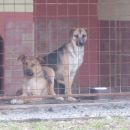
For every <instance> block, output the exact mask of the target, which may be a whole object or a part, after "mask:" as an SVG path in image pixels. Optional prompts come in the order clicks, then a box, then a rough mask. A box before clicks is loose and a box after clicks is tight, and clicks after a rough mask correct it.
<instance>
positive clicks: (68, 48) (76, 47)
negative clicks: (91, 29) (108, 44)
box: [39, 28, 87, 101]
mask: <svg viewBox="0 0 130 130" xmlns="http://www.w3.org/2000/svg"><path fill="white" fill-rule="evenodd" d="M71 33H72V34H71V35H72V36H71V39H70V42H69V43H67V44H65V45H63V46H61V47H60V48H58V49H57V50H55V51H54V52H51V53H49V54H48V55H47V56H39V59H40V60H41V64H43V65H44V64H48V65H49V64H50V67H52V68H54V69H55V74H56V77H55V79H56V80H57V82H59V83H62V84H64V85H65V94H66V95H67V98H68V100H69V101H75V100H76V99H75V98H73V97H71V96H72V83H73V81H74V78H75V76H76V73H77V71H78V70H79V68H80V66H81V64H82V63H83V58H84V48H85V44H86V41H87V31H86V29H84V28H75V29H73V30H72V31H71ZM56 54H57V55H56ZM54 57H55V61H56V63H55V64H54V63H53V62H54ZM48 59H49V60H48ZM51 59H53V60H51ZM57 59H58V60H57Z"/></svg>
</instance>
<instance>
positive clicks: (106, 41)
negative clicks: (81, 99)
mask: <svg viewBox="0 0 130 130" xmlns="http://www.w3.org/2000/svg"><path fill="white" fill-rule="evenodd" d="M122 3H123V4H122ZM128 4H129V1H128V0H125V1H124V2H122V1H117V0H115V1H114V2H113V1H108V0H106V2H104V1H103V0H23V1H21V0H10V1H9V0H0V17H1V20H0V93H1V97H0V98H1V99H2V98H7V99H8V98H12V97H14V96H15V97H17V95H18V98H19V95H21V94H22V93H24V92H25V91H26V92H25V93H26V94H25V95H23V96H25V97H27V98H33V97H48V94H45V93H44V92H43V88H40V85H41V84H45V82H47V83H48V84H49V85H50V84H51V83H52V82H53V80H54V87H50V86H51V85H50V86H49V85H47V84H45V85H44V88H46V91H48V92H47V93H51V94H50V95H51V96H52V97H59V95H62V96H63V97H66V96H67V95H68V94H70V95H72V96H75V97H78V96H97V95H99V96H100V95H110V96H111V95H129V92H130V87H129V86H130V80H129V77H130V72H129V70H130V68H129V59H130V58H129V57H130V51H129V33H130V19H129V17H130V16H129V14H128V13H127V12H129V7H128ZM107 5H108V6H107ZM81 27H82V28H83V29H85V30H87V40H86V41H85V46H84V51H83V57H82V60H83V63H82V64H81V65H77V64H79V62H80V61H81V59H79V58H78V57H79V56H81V54H82V52H81V51H79V46H78V47H77V46H76V47H75V46H73V47H74V48H78V49H77V50H76V51H78V52H77V53H78V56H73V54H72V52H71V51H70V52H66V50H65V51H63V50H64V49H61V50H60V49H59V48H61V47H62V48H63V47H66V45H68V43H71V42H72V38H73V37H75V36H74V31H73V30H74V29H75V28H81ZM79 34H82V31H81V32H79ZM74 48H71V47H70V48H69V49H74ZM55 50H58V51H55ZM62 51H63V52H62ZM52 52H55V53H56V54H55V55H58V56H59V55H60V56H63V57H62V58H61V59H56V57H52V59H53V60H54V61H57V63H55V64H54V65H55V66H58V67H57V68H56V69H55V68H53V69H54V70H52V71H54V74H55V75H53V72H52V73H51V74H50V71H51V70H48V69H50V64H49V63H47V64H44V63H43V64H41V62H40V61H39V57H40V56H42V58H43V59H44V57H47V56H48V55H49V54H51V53H52ZM61 52H62V54H61ZM74 53H75V52H74ZM23 54H24V56H25V57H24V58H25V59H26V60H25V59H24V58H23V59H20V60H18V57H19V56H21V55H23ZM53 54H54V53H53ZM65 57H67V58H68V59H67V60H68V62H63V60H64V61H65V59H64V58H65ZM70 57H73V58H71V59H70ZM30 59H31V60H30ZM29 60H30V61H29ZM75 60H77V61H78V62H76V63H75ZM25 61H28V62H29V63H25ZM48 61H49V60H48ZM59 61H60V62H59ZM59 63H62V66H64V67H65V66H69V67H68V68H67V70H68V71H69V72H70V70H71V67H72V68H73V67H74V66H79V67H78V68H77V69H76V70H74V72H73V73H75V75H74V79H73V80H71V82H72V85H70V84H71V83H70V79H69V78H70V77H71V76H70V73H68V75H65V74H64V73H65V69H63V68H62V76H61V78H60V80H61V81H62V83H61V81H60V82H59V81H58V80H57V79H58V78H57V76H59V75H57V73H58V72H59V71H61V70H60V67H59ZM63 63H65V65H63ZM29 64H31V65H32V66H31V65H30V66H31V69H32V70H33V72H35V74H34V75H31V76H30V77H27V75H26V73H25V69H26V67H25V66H29ZM60 65H61V64H60ZM39 66H40V67H39ZM41 66H42V67H41ZM70 66H71V67H70ZM39 68H40V69H41V68H42V69H41V70H40V73H39ZM57 70H58V71H57ZM41 72H42V73H41ZM63 75H64V76H63ZM65 76H66V77H67V78H68V83H66V82H67V81H65V79H67V78H65ZM48 77H49V78H48ZM64 78H65V79H64ZM50 79H51V83H50V81H49V80H50ZM41 80H44V81H42V83H41ZM32 82H33V85H32ZM39 84H40V85H39ZM67 84H68V86H69V85H70V86H71V88H69V87H68V86H67ZM42 86H43V85H42ZM47 86H49V87H47ZM33 89H34V91H33ZM53 89H54V92H55V93H56V95H55V94H54V93H53V92H52V91H53ZM68 89H71V92H72V93H67V91H68ZM39 90H40V92H39ZM38 93H40V94H38ZM41 93H42V94H41ZM52 93H53V94H52Z"/></svg>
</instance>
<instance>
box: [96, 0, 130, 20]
mask: <svg viewBox="0 0 130 130" xmlns="http://www.w3.org/2000/svg"><path fill="white" fill-rule="evenodd" d="M98 17H99V19H100V20H122V21H129V20H130V0H98Z"/></svg>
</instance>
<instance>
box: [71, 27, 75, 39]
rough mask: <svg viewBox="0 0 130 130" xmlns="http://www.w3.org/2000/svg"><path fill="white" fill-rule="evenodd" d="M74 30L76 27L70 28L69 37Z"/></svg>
mask: <svg viewBox="0 0 130 130" xmlns="http://www.w3.org/2000/svg"><path fill="white" fill-rule="evenodd" d="M75 30H76V27H73V28H71V29H70V31H69V35H70V36H71V37H72V36H73V33H74V31H75Z"/></svg>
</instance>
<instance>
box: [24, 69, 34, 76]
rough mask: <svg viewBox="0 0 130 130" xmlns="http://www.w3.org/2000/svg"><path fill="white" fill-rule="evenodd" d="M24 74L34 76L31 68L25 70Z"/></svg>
mask: <svg viewBox="0 0 130 130" xmlns="http://www.w3.org/2000/svg"><path fill="white" fill-rule="evenodd" d="M24 74H25V75H27V76H33V72H32V70H31V69H26V70H25V71H24Z"/></svg>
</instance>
